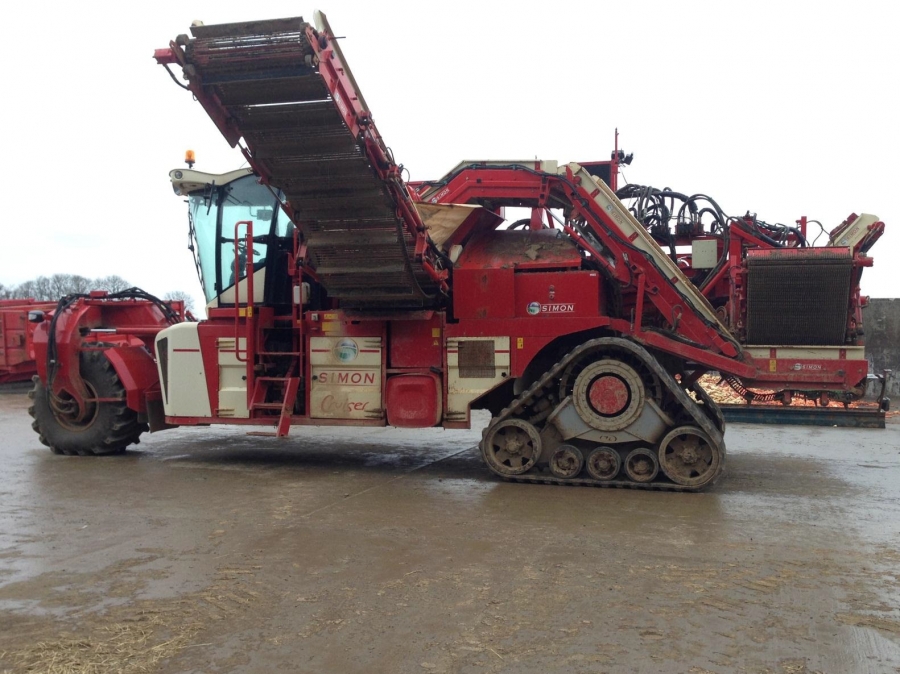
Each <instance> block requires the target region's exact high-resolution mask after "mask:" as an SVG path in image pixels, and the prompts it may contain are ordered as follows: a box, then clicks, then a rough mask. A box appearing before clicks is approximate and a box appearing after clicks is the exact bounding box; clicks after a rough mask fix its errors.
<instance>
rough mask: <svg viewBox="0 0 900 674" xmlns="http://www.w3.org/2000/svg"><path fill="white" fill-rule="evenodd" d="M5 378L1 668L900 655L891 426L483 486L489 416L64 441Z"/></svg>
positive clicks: (741, 437)
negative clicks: (83, 453)
mask: <svg viewBox="0 0 900 674" xmlns="http://www.w3.org/2000/svg"><path fill="white" fill-rule="evenodd" d="M24 391H25V389H24V388H13V389H8V388H7V389H4V390H2V391H0V456H2V460H3V471H2V473H0V671H9V672H22V671H47V672H57V671H59V672H69V671H71V672H113V671H123V672H144V671H150V672H152V671H159V672H276V671H283V672H309V673H321V672H337V673H342V674H343V673H354V672H360V673H362V672H366V673H371V672H426V673H427V672H459V673H463V672H465V673H470V672H471V673H474V672H525V673H531V672H533V673H544V672H591V673H593V672H648V673H649V672H696V673H703V672H716V673H726V672H777V673H787V672H790V673H802V672H828V673H830V674H839V673H845V672H894V671H900V603H898V601H900V548H898V541H900V506H898V497H900V424H898V423H897V420H896V419H894V420H891V421H889V424H888V428H887V429H885V430H868V429H866V430H857V429H853V430H850V429H835V428H802V427H793V428H792V427H763V426H750V425H744V426H740V425H736V424H735V425H731V426H729V429H728V432H727V434H726V441H727V443H728V450H729V455H728V458H727V471H726V474H725V475H724V476H723V477H722V478H721V479H720V481H719V482H718V484H716V485H715V486H714V487H713V488H712V489H710V490H708V491H706V492H704V493H702V494H667V493H650V492H637V491H624V490H604V489H588V488H564V487H551V486H543V485H518V484H511V483H504V482H500V481H497V480H495V479H494V478H492V477H491V476H489V474H488V473H487V470H486V469H484V468H483V466H482V465H481V462H480V460H479V458H478V456H477V454H476V450H475V449H474V447H475V444H476V442H477V439H478V437H479V436H480V430H474V431H467V432H459V431H455V432H450V431H441V430H437V429H432V430H427V431H399V430H394V429H374V430H373V429H365V430H364V429H345V428H320V429H300V428H298V429H295V430H294V432H293V435H292V437H290V438H289V439H287V440H275V439H270V438H259V437H249V436H247V435H245V430H244V429H239V428H213V429H177V430H173V431H166V432H164V433H160V434H157V435H154V436H145V440H144V441H143V442H142V444H140V445H139V446H138V447H137V448H135V449H134V450H132V451H129V452H128V453H127V454H126V455H125V456H121V457H109V458H80V457H76V458H70V457H60V456H54V455H53V454H51V453H50V451H49V450H47V449H46V448H44V447H43V446H42V445H40V443H39V442H38V440H37V436H36V435H35V434H34V433H33V432H32V431H31V428H30V418H29V417H28V415H27V412H26V409H27V399H26V397H25V394H24Z"/></svg>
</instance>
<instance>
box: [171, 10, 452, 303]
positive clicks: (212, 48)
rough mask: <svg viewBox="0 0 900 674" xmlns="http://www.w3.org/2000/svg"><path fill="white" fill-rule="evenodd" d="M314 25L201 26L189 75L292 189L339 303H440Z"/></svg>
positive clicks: (188, 53)
mask: <svg viewBox="0 0 900 674" xmlns="http://www.w3.org/2000/svg"><path fill="white" fill-rule="evenodd" d="M306 29H307V24H306V23H305V22H304V21H303V19H302V18H299V17H298V18H293V19H279V20H276V21H262V22H248V23H234V24H223V25H218V26H198V27H194V28H193V29H192V32H193V35H194V37H193V39H191V40H189V41H188V43H187V44H186V46H185V57H186V61H187V65H186V67H185V74H186V75H187V76H188V77H189V79H191V80H192V82H193V83H195V84H200V85H201V86H202V87H203V89H204V91H205V92H206V93H208V94H210V95H212V96H213V97H214V98H215V99H216V100H217V101H218V102H219V104H221V106H222V107H223V109H224V113H225V116H226V118H227V120H228V124H230V125H231V126H233V128H234V129H235V130H236V131H238V132H239V133H240V135H241V136H243V138H244V141H245V143H246V145H247V147H248V149H249V150H250V152H251V153H252V155H253V158H254V161H255V162H256V165H257V166H258V167H262V168H261V169H260V170H261V172H263V173H265V174H266V178H267V181H268V182H269V184H271V185H272V186H274V187H278V188H281V189H282V190H283V191H284V193H285V195H286V197H287V200H288V201H289V202H290V204H291V206H292V207H293V208H294V210H295V212H296V214H297V218H296V219H297V221H298V222H297V224H298V226H299V227H300V228H301V229H302V230H303V232H304V234H305V237H306V241H307V242H308V244H309V250H310V255H311V256H312V259H313V263H314V265H315V267H316V272H317V274H318V276H319V279H320V281H321V282H322V284H323V285H324V286H325V288H326V290H327V291H328V294H329V296H330V297H332V298H335V299H338V300H339V301H340V306H341V307H342V308H345V309H356V310H366V309H369V310H382V309H416V308H423V307H426V306H429V305H431V304H434V303H435V302H436V301H437V298H438V293H437V288H436V286H435V284H434V282H433V281H432V279H431V278H430V277H429V276H428V274H427V273H426V272H425V270H424V268H422V267H421V265H419V264H417V263H416V262H415V260H414V247H415V242H414V240H413V238H412V236H411V235H410V233H409V232H407V231H406V227H404V225H403V223H402V222H401V221H400V220H399V218H398V214H397V208H396V206H395V204H394V203H393V200H392V197H391V195H390V192H389V190H388V189H387V188H386V187H385V185H384V183H383V182H382V181H381V179H380V178H379V176H378V174H377V173H376V172H375V171H374V170H373V168H372V166H371V165H370V164H369V160H368V158H367V155H366V152H365V150H364V148H363V147H362V146H361V140H360V139H358V138H355V137H354V136H353V135H352V134H351V133H350V131H349V129H348V128H347V126H346V125H345V123H344V120H343V118H342V117H341V114H340V112H339V110H338V107H337V105H336V104H335V101H334V100H333V99H332V97H331V95H330V94H329V90H328V87H327V86H326V83H325V81H324V79H323V77H322V75H321V74H320V72H319V71H318V69H317V67H316V61H315V59H314V58H312V57H313V49H312V47H311V45H310V42H309V38H308V37H307V32H306Z"/></svg>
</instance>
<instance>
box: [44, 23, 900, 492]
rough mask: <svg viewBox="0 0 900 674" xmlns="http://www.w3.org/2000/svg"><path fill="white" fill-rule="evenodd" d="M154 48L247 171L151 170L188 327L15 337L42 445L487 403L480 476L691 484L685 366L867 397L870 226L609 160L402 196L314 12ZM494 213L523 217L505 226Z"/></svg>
mask: <svg viewBox="0 0 900 674" xmlns="http://www.w3.org/2000/svg"><path fill="white" fill-rule="evenodd" d="M155 58H156V60H157V61H158V62H159V63H160V64H162V65H164V66H165V67H166V68H167V69H170V74H172V75H173V78H174V77H175V75H174V73H173V72H172V71H171V67H173V66H175V67H180V69H181V71H182V74H183V77H184V80H185V81H186V83H187V84H186V87H187V88H188V89H189V90H190V92H191V93H192V94H193V95H194V96H195V97H196V99H197V100H198V101H199V102H200V104H201V105H202V106H203V108H204V109H205V110H206V112H207V113H208V114H209V115H210V117H211V118H212V120H213V121H214V122H215V124H216V125H217V127H218V128H219V130H220V131H221V132H222V134H223V135H224V136H225V138H226V140H227V141H228V142H229V143H230V144H231V145H233V146H235V145H238V144H240V146H241V148H242V150H243V153H244V155H245V156H246V158H247V161H248V162H249V164H250V166H251V168H250V169H247V170H240V171H234V172H232V173H229V174H225V175H224V176H213V175H209V174H204V173H201V172H199V171H194V170H176V171H172V172H171V174H170V176H171V179H172V182H173V185H174V187H175V191H176V193H177V194H179V195H184V196H186V197H187V200H188V204H189V216H190V228H191V233H192V236H193V237H194V240H195V247H194V248H195V251H196V254H197V266H198V270H199V272H200V276H201V283H202V285H203V288H204V291H205V294H206V297H207V300H208V306H207V313H208V319H207V320H205V321H201V322H199V323H195V322H182V321H180V320H179V317H178V316H176V315H174V314H173V313H172V312H171V310H168V311H167V308H166V305H163V304H160V303H156V302H154V301H152V299H150V298H145V299H140V298H137V299H135V298H128V299H124V298H110V297H103V296H101V294H96V295H95V296H92V297H81V298H72V299H71V301H70V302H69V303H68V304H65V303H64V304H63V305H61V306H60V307H59V308H58V309H57V310H56V311H55V312H53V314H52V317H51V316H50V315H49V314H48V315H47V316H45V317H44V319H43V321H42V322H40V324H39V325H38V326H37V330H36V332H35V344H36V347H37V352H38V365H39V368H40V376H39V377H38V378H36V382H35V390H34V392H33V396H34V408H33V411H32V413H33V415H34V417H35V428H36V430H37V431H38V432H39V433H40V434H41V436H42V439H43V440H44V442H45V443H46V444H49V445H50V446H51V448H52V449H54V451H56V452H59V453H66V454H72V453H78V454H104V453H114V452H119V451H123V450H124V448H125V447H126V446H127V445H128V444H129V443H131V442H133V441H135V440H136V439H137V437H138V435H140V433H141V432H142V431H143V430H144V429H146V428H147V425H149V427H150V429H151V430H157V429H161V428H166V427H170V426H174V425H182V426H185V425H197V426H203V425H209V424H248V425H260V424H271V425H273V426H274V431H273V432H272V433H270V435H277V436H284V435H286V434H287V433H288V431H289V429H290V427H291V426H303V425H341V426H350V425H353V426H383V425H385V424H390V425H394V426H401V427H409V428H421V427H431V426H441V425H442V426H444V427H446V428H466V427H468V426H469V423H470V412H471V410H473V409H487V410H489V411H490V412H491V415H492V419H491V422H490V424H489V425H488V426H487V428H486V429H485V431H484V436H483V440H482V443H481V451H482V454H483V457H484V460H485V463H486V464H487V465H488V467H489V468H490V469H491V470H492V471H493V472H494V473H496V474H497V475H499V476H501V477H504V478H511V479H515V480H520V481H536V482H555V483H566V484H573V483H574V484H590V485H626V486H630V487H643V488H657V489H658V488H662V489H671V490H696V489H700V488H702V487H704V486H706V485H708V484H710V483H712V482H713V481H714V480H715V479H716V477H717V476H718V475H719V474H720V472H721V471H722V468H723V465H724V458H725V444H724V440H723V434H724V422H723V420H722V416H721V414H720V413H719V410H718V408H717V407H716V405H715V403H713V402H712V401H711V400H710V399H709V398H708V396H706V394H705V393H704V392H703V391H702V389H700V388H699V387H698V386H697V385H696V382H697V379H698V378H699V377H700V376H701V375H702V374H704V373H706V372H709V371H718V372H721V373H723V374H725V375H728V376H729V377H731V378H733V380H734V381H736V382H739V383H740V385H742V386H755V387H762V388H766V389H772V390H775V391H777V392H778V395H780V396H782V397H783V398H788V397H790V395H792V392H795V391H799V392H804V393H805V394H807V395H818V396H829V397H831V398H832V399H836V400H847V401H849V400H853V399H855V398H857V397H859V396H861V395H862V393H863V390H862V387H863V386H864V384H865V378H866V374H867V363H866V360H865V358H864V356H863V341H862V334H861V329H860V326H861V321H860V310H861V307H862V304H863V302H862V299H861V298H860V297H859V275H860V273H861V270H862V268H863V267H866V266H869V265H870V264H871V259H870V258H869V257H867V254H866V252H867V251H868V249H869V247H870V246H871V245H872V243H873V242H874V240H875V239H877V238H878V236H879V235H880V234H881V232H882V231H883V227H884V226H883V224H882V223H881V222H879V221H878V218H876V217H874V216H870V215H860V216H855V215H854V216H851V217H850V218H848V220H847V221H846V222H845V223H843V224H842V225H840V226H839V227H837V228H836V229H835V230H834V231H833V232H832V233H831V236H830V240H829V243H828V245H827V246H824V247H818V248H814V247H811V246H808V245H806V236H805V231H804V226H805V225H804V223H801V224H800V226H798V227H796V228H784V227H781V226H773V225H767V224H766V223H761V222H760V221H758V220H757V219H756V218H754V217H752V216H749V215H748V216H746V217H745V218H738V219H733V218H727V217H725V216H724V215H723V214H722V213H721V210H720V209H718V207H717V206H715V205H714V204H712V203H711V202H707V203H706V205H702V204H701V201H702V200H701V199H699V198H695V197H686V196H683V195H676V194H675V193H668V192H659V191H656V190H652V189H650V188H641V189H642V191H637V192H636V193H634V194H632V193H628V192H624V193H623V192H622V191H620V195H621V196H622V198H624V199H626V200H628V201H629V202H630V206H626V205H625V204H624V203H623V201H622V200H621V199H620V198H619V197H617V196H616V193H615V192H614V187H615V179H616V172H617V167H618V162H619V161H620V160H621V159H625V158H624V156H623V155H621V154H620V153H618V152H616V153H614V156H613V159H612V160H611V161H610V162H594V163H587V164H583V165H580V164H575V163H572V164H562V165H560V164H557V163H556V162H550V161H523V162H466V163H463V164H461V165H459V166H458V167H457V168H456V169H454V170H453V171H451V172H450V173H449V174H447V175H446V176H444V178H442V179H441V180H439V181H436V182H433V183H419V184H414V185H409V184H406V183H404V181H403V179H402V177H401V169H400V167H399V166H398V165H397V164H396V162H395V161H394V158H393V156H392V155H391V152H390V151H389V150H388V149H387V147H386V146H385V144H384V142H383V140H382V138H381V136H380V135H379V133H378V130H377V128H376V127H375V125H374V123H373V121H372V116H371V114H370V111H369V108H368V106H367V105H366V102H365V99H364V98H363V97H362V94H361V93H360V91H359V87H358V86H357V84H356V82H355V80H354V79H353V76H352V75H351V73H350V70H349V68H348V67H347V64H346V62H345V60H344V58H343V55H342V54H341V50H340V47H339V45H338V42H337V41H336V40H335V38H334V34H333V32H332V31H331V29H330V28H329V26H328V23H327V20H326V19H325V17H324V16H323V15H322V14H320V13H317V14H316V17H315V25H310V24H307V23H306V22H304V21H303V20H302V19H300V18H295V19H284V20H277V21H264V22H252V23H241V24H226V25H215V26H204V25H196V26H194V27H193V28H192V37H188V36H185V35H182V36H179V37H178V38H177V39H176V40H175V41H174V42H172V43H171V44H170V46H169V47H168V48H166V49H161V50H158V51H157V52H156V54H155ZM175 79H176V81H177V78H175ZM183 86H184V85H183ZM625 189H627V188H623V190H625ZM631 189H632V190H637V188H631ZM676 206H677V207H676ZM682 206H683V207H682ZM506 207H525V208H529V209H531V215H530V217H528V218H526V219H525V221H523V222H518V223H515V224H514V225H512V226H509V227H506V228H503V226H504V217H503V213H504V212H505V211H504V210H503V209H504V208H506ZM664 229H667V231H663V230H664ZM660 242H663V243H665V244H666V245H667V246H668V247H669V250H668V251H666V250H664V249H663V248H662V247H661V246H660ZM685 245H690V246H691V251H690V253H687V252H686V251H685V250H684V246H685ZM679 248H681V249H682V250H681V252H680V253H679Z"/></svg>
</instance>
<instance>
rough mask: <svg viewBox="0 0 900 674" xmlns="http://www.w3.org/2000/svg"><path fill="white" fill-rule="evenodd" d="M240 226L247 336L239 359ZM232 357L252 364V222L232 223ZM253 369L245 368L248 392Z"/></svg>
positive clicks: (253, 343)
mask: <svg viewBox="0 0 900 674" xmlns="http://www.w3.org/2000/svg"><path fill="white" fill-rule="evenodd" d="M241 225H246V227H247V233H246V234H245V238H246V241H245V245H246V254H247V259H246V260H245V262H244V269H245V278H246V279H247V307H246V309H245V311H244V316H245V317H246V319H247V335H246V347H245V348H244V357H243V358H242V357H241V348H240V343H241V336H240V335H241V328H240V324H241V307H240V304H241V259H240V247H239V246H238V229H239V228H240V226H241ZM234 278H235V282H234V357H235V358H237V359H238V360H239V361H240V362H242V363H246V362H250V363H252V358H251V357H250V354H252V353H254V352H255V350H256V331H255V330H254V329H253V327H252V326H253V221H252V220H239V221H238V222H236V223H234ZM252 369H253V368H252V367H250V366H249V365H248V367H247V388H248V390H249V388H250V383H251V381H250V380H251V378H252V372H251V370H252Z"/></svg>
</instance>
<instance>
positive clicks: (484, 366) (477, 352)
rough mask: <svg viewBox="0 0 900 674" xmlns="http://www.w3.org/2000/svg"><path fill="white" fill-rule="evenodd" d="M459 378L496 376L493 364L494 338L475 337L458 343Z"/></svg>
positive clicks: (491, 377)
mask: <svg viewBox="0 0 900 674" xmlns="http://www.w3.org/2000/svg"><path fill="white" fill-rule="evenodd" d="M457 362H458V363H459V378H460V379H493V378H494V377H496V376H497V369H496V366H495V364H494V340H492V339H475V340H469V341H465V342H460V343H459V352H458V361H457Z"/></svg>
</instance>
